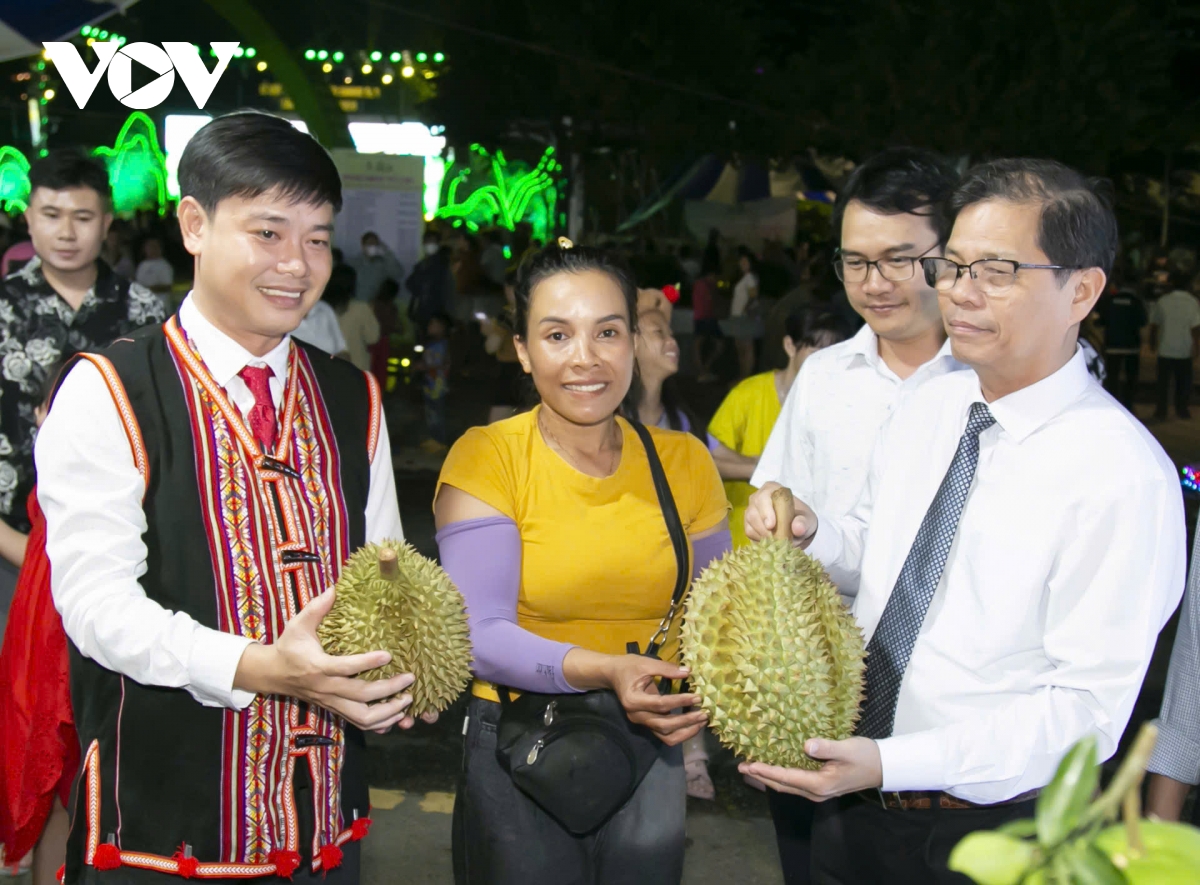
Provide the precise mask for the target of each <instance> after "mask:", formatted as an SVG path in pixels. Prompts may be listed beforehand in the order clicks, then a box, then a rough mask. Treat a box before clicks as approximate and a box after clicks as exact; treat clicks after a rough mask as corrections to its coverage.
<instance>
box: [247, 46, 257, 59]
mask: <svg viewBox="0 0 1200 885" xmlns="http://www.w3.org/2000/svg"><path fill="white" fill-rule="evenodd" d="M256 55H258V50H257V49H255V48H254V47H253V46H250V47H248V48H247V49H246V58H254V56H256Z"/></svg>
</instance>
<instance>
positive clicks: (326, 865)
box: [321, 845, 342, 873]
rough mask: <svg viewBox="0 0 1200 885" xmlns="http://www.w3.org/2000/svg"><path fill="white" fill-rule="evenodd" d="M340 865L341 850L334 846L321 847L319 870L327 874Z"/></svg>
mask: <svg viewBox="0 0 1200 885" xmlns="http://www.w3.org/2000/svg"><path fill="white" fill-rule="evenodd" d="M341 865H342V849H340V848H338V847H337V846H336V845H322V846H321V869H322V870H324V871H325V872H326V873H328V872H329V871H330V870H334V869H337V868H338V867H340V866H341Z"/></svg>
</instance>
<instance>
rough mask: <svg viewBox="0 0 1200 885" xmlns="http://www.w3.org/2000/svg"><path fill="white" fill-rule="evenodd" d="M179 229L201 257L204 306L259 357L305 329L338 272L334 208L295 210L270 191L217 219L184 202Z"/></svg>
mask: <svg viewBox="0 0 1200 885" xmlns="http://www.w3.org/2000/svg"><path fill="white" fill-rule="evenodd" d="M179 226H180V229H181V230H182V232H183V242H184V246H186V248H187V250H188V252H190V253H191V254H192V255H194V256H196V277H195V284H194V289H193V293H192V297H193V298H194V299H195V301H196V306H197V307H199V308H200V310H201V311H202V312H203V313H204V315H205V317H206V318H207V319H208V320H209V321H210V322H212V323H213V324H214V325H215V326H217V328H219V329H220V330H221V331H222V332H224V333H225V334H226V335H228V336H229V337H230V338H233V339H234V340H235V341H237V342H238V343H239V344H241V345H242V346H243V347H245V348H246V349H247V350H249V351H250V352H251V353H254V354H256V355H259V356H261V355H263V354H265V353H267V352H268V351H269V350H271V349H272V348H273V347H275V346H276V345H277V344H278V343H279V342H280V341H281V340H282V339H283V337H284V336H285V335H287V334H288V333H290V332H291V331H292V330H293V329H295V328H296V327H297V326H298V325H300V321H301V320H302V319H304V316H305V314H307V313H308V312H309V310H310V309H311V308H312V306H313V305H314V304H316V302H317V301H318V300H320V298H321V292H322V291H323V290H324V288H325V284H326V283H327V282H328V281H329V275H330V273H331V272H332V270H333V257H332V252H331V246H330V237H331V235H332V231H333V206H331V205H330V204H329V203H322V204H319V205H314V204H311V203H295V202H291V201H289V200H286V199H281V198H280V196H279V195H278V194H277V193H275V192H273V191H268V192H267V193H264V194H260V195H259V196H257V197H253V198H243V197H227V198H226V199H224V200H221V202H220V203H218V204H217V207H216V209H215V210H214V211H213V212H212V213H211V214H209V213H207V212H205V211H204V209H203V207H201V205H200V204H199V203H198V202H197V201H196V200H195V199H194V198H192V197H184V198H183V199H182V200H181V201H180V203H179Z"/></svg>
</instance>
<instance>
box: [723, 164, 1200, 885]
mask: <svg viewBox="0 0 1200 885" xmlns="http://www.w3.org/2000/svg"><path fill="white" fill-rule="evenodd" d="M952 205H953V207H954V209H955V210H956V211H957V217H956V220H955V224H954V230H953V232H952V234H951V236H950V240H949V242H948V243H947V246H946V257H945V258H939V257H929V258H926V259H924V261H923V262H922V264H923V266H924V269H925V273H926V278H927V279H928V281H929V282H930V284H931V285H933V286H934V287H935V288H936V289H937V290H938V292H939V296H940V302H941V310H942V315H943V318H944V321H945V324H946V327H947V331H948V332H949V336H950V341H951V346H952V349H953V352H954V354H955V356H956V357H958V358H959V359H960V360H962V361H963V362H964V363H966V364H967V365H968V366H970V367H971V368H973V369H974V370H975V371H974V372H973V373H966V372H962V373H951V374H948V375H945V376H943V377H941V378H938V379H935V380H934V381H932V382H930V383H929V384H926V385H923V386H922V387H921V388H920V389H919V390H915V391H913V392H912V394H911V395H910V396H908V397H906V398H905V399H904V401H903V402H902V404H901V406H900V407H899V408H898V409H897V410H896V412H895V414H893V416H892V417H891V419H890V420H889V422H888V423H887V424H886V425H885V427H884V429H883V430H882V431H881V434H880V436H879V438H878V440H877V441H876V444H875V448H874V453H873V455H872V459H871V466H870V470H869V472H868V476H867V485H866V488H865V490H864V492H863V495H862V497H861V498H860V500H859V502H858V504H857V505H856V506H855V508H854V510H853V511H852V512H851V513H850V514H849V515H847V516H845V517H842V518H836V517H834V518H830V517H827V516H825V515H824V514H821V513H820V511H814V509H813V508H810V507H808V506H807V505H806V504H805V503H803V502H800V501H797V502H796V503H797V508H798V509H797V513H798V516H797V518H796V521H795V522H794V523H793V526H792V528H793V531H794V532H795V536H796V537H797V538H799V539H801V540H800V541H799V543H800V544H801V545H802V546H805V547H807V548H808V550H809V552H810V553H812V554H813V555H814V556H816V557H817V558H818V559H819V560H820V561H821V562H823V563H825V564H827V565H828V566H830V567H831V568H833V569H838V570H842V571H845V572H847V573H856V574H858V575H859V590H858V595H857V598H856V600H855V606H854V611H855V615H856V617H857V619H858V621H859V624H860V625H861V626H862V628H863V630H864V635H865V637H866V639H867V640H868V666H867V675H866V699H865V702H864V706H863V710H862V718H861V721H860V723H859V727H858V734H859V736H856V737H852V738H850V739H848V740H844V741H825V740H816V739H814V740H810V741H809V742H808V745H807V746H806V750H807V752H808V753H809V754H810V755H811V756H813V757H814V758H817V759H822V760H826V764H825V765H824V766H823V767H822V768H821V769H820V770H819V771H816V772H807V771H794V770H786V769H780V768H774V767H770V766H764V765H758V764H754V765H747V766H744V769H745V770H746V771H747V773H750V774H752V775H754V776H756V777H759V778H761V779H763V780H765V781H767V782H768V783H770V784H772V785H774V786H775V787H776V788H778V789H781V790H791V791H794V792H797V793H799V794H802V795H806V796H809V797H811V798H814V799H818V800H829V801H827V802H826V803H825V804H824V805H823V806H822V808H821V810H820V811H819V812H818V820H817V824H816V830H815V832H814V858H813V871H814V880H815V881H817V882H821V883H842V882H845V883H850V882H875V881H894V882H961V881H964V880H963V879H962V878H961V877H959V876H957V874H953V873H950V872H948V871H947V869H946V861H947V858H948V856H949V853H950V850H951V849H952V848H953V847H954V845H955V844H956V843H957V842H958V841H959V840H960V839H961V838H962V837H964V836H965V835H967V834H968V833H969V832H971V831H973V830H976V829H988V828H992V827H995V826H998V825H1000V824H1002V823H1004V822H1006V821H1008V820H1011V819H1014V818H1019V817H1026V816H1030V815H1031V813H1032V810H1033V801H1034V797H1035V796H1036V795H1037V792H1038V791H1039V790H1040V788H1041V787H1043V786H1044V785H1045V784H1046V783H1047V782H1049V780H1050V778H1051V777H1052V776H1053V774H1054V771H1055V768H1056V766H1057V764H1058V761H1059V759H1060V758H1061V757H1062V755H1063V753H1065V752H1066V750H1067V749H1068V748H1069V747H1070V746H1071V744H1073V743H1074V742H1075V741H1077V740H1079V739H1080V738H1082V737H1084V736H1085V735H1088V734H1094V735H1095V736H1096V737H1097V738H1098V739H1099V742H1100V749H1101V753H1102V755H1103V757H1105V758H1107V757H1108V756H1110V755H1111V754H1112V753H1113V752H1114V751H1115V749H1116V747H1117V743H1118V741H1119V739H1120V736H1121V733H1122V731H1123V730H1124V728H1125V725H1126V723H1127V722H1128V719H1129V716H1130V713H1131V711H1132V709H1133V704H1134V701H1135V699H1136V697H1137V694H1138V690H1139V688H1140V686H1141V683H1142V679H1143V677H1144V675H1145V671H1146V667H1147V665H1148V663H1149V660H1150V655H1151V653H1152V651H1153V649H1154V643H1155V639H1156V637H1157V635H1158V632H1159V630H1160V629H1161V627H1162V625H1163V623H1164V622H1165V621H1166V619H1167V618H1168V617H1169V616H1170V614H1171V612H1172V610H1173V609H1174V607H1175V605H1176V604H1177V603H1178V601H1179V597H1180V595H1181V593H1182V590H1183V573H1184V559H1185V555H1184V537H1185V531H1184V522H1183V501H1182V495H1181V492H1180V488H1179V483H1178V480H1177V479H1176V476H1175V470H1174V467H1173V465H1172V464H1171V462H1170V460H1169V459H1168V458H1167V457H1166V455H1165V453H1164V452H1163V451H1162V449H1161V447H1160V446H1159V445H1158V443H1157V442H1156V441H1155V440H1154V438H1153V437H1151V436H1150V435H1149V433H1147V432H1146V430H1145V429H1144V428H1143V427H1142V426H1141V425H1140V424H1139V423H1138V422H1137V421H1136V420H1135V419H1133V418H1132V417H1131V416H1130V415H1129V413H1128V412H1127V411H1125V410H1124V409H1123V408H1121V407H1120V405H1119V404H1118V403H1117V402H1116V401H1115V400H1113V399H1112V397H1110V396H1109V395H1108V394H1107V393H1105V392H1104V391H1103V389H1102V388H1101V387H1100V386H1099V385H1098V384H1097V383H1096V382H1095V381H1094V380H1093V379H1092V378H1091V377H1090V376H1089V375H1088V373H1087V370H1086V367H1085V366H1084V361H1083V357H1082V355H1081V353H1080V351H1079V348H1078V343H1077V336H1078V330H1079V324H1080V322H1081V321H1082V320H1083V319H1084V318H1085V317H1086V316H1087V315H1088V314H1089V312H1090V311H1091V310H1092V308H1093V306H1094V304H1095V302H1096V299H1097V298H1098V297H1099V295H1100V293H1101V292H1102V291H1103V289H1104V283H1105V279H1106V272H1107V270H1108V268H1109V267H1110V266H1111V262H1112V260H1113V257H1114V254H1115V252H1116V245H1117V228H1116V221H1115V218H1114V217H1113V214H1112V210H1111V208H1110V207H1109V205H1108V204H1107V202H1106V201H1105V200H1104V199H1102V198H1101V197H1100V196H1099V195H1098V194H1097V191H1096V189H1095V185H1094V184H1093V183H1092V182H1090V181H1088V180H1086V179H1084V178H1083V177H1082V176H1080V175H1078V174H1077V173H1075V172H1073V171H1072V170H1070V169H1067V168H1066V167H1064V166H1061V165H1059V164H1057V163H1052V162H1048V161H1035V160H1001V161H996V162H994V163H989V164H985V165H983V166H980V167H977V168H976V169H974V170H972V171H971V172H969V173H968V174H967V176H966V178H965V179H964V181H963V183H962V184H961V185H960V187H959V189H958V191H957V192H956V194H955V197H954V200H953V203H952ZM773 488H774V487H773V486H764V488H763V489H762V490H761V491H760V492H759V493H758V496H756V499H755V500H754V501H752V503H751V507H750V509H748V510H747V516H746V522H747V526H746V528H747V534H748V535H750V536H751V537H761V536H762V535H763V534H765V533H767V532H769V531H770V530H771V529H772V528H773V527H774V514H773V512H772V511H771V508H770V505H769V503H768V502H767V500H766V498H767V497H768V496H769V495H770V492H771V491H772V490H773ZM1131 587H1136V588H1137V592H1136V593H1130V588H1131Z"/></svg>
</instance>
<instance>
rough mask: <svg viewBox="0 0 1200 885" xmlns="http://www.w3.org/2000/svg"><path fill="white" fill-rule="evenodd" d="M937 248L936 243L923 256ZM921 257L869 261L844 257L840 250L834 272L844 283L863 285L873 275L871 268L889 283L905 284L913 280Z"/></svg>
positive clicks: (835, 261) (856, 256) (836, 257)
mask: <svg viewBox="0 0 1200 885" xmlns="http://www.w3.org/2000/svg"><path fill="white" fill-rule="evenodd" d="M937 247H938V244H937V243H934V244H933V245H932V246H930V247H929V248H928V249H926V250H925V251H924V252H922V253H921V255H928V254H929V253H930V252H932V251H933V250H934V249H936V248H937ZM921 255H914V256H909V255H893V256H892V257H890V258H880V259H878V260H876V261H867V259H865V258H861V257H859V256H858V255H850V256H844V255H842V254H841V251H840V250H839V252H838V254H837V255H835V256H834V257H833V272H834V273H835V274H837V278H838V279H839V280H841V281H842V282H843V283H863V282H866V279H867V277H869V276H870V275H871V268H872V267H874V268H875V269H876V270H877V271H879V275H880V276H881V277H883V278H884V279H885V280H887V281H888V282H889V283H903V282H904V281H905V280H911V279H912V278H913V275H914V273H915V270H916V264H917V262H918V261H920V260H921Z"/></svg>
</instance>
